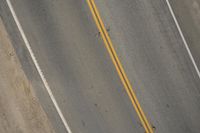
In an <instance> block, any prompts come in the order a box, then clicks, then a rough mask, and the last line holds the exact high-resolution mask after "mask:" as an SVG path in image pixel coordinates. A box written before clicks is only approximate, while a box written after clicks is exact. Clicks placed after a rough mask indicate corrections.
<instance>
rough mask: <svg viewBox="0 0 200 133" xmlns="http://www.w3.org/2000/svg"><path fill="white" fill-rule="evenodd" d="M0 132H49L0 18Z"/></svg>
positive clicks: (48, 125) (39, 106)
mask: <svg viewBox="0 0 200 133" xmlns="http://www.w3.org/2000/svg"><path fill="white" fill-rule="evenodd" d="M0 132H1V133H53V132H54V130H53V128H52V126H51V123H50V121H49V120H48V118H47V116H46V113H45V112H44V111H43V109H42V107H41V105H40V103H39V102H38V99H37V98H36V96H35V93H34V91H33V88H32V86H31V84H30V82H29V81H28V80H27V77H26V76H25V74H24V72H23V70H22V67H21V65H20V63H19V61H18V58H17V56H16V53H15V51H14V49H13V47H12V44H11V42H10V40H9V37H8V34H7V32H6V30H5V27H4V25H3V23H2V21H1V19H0Z"/></svg>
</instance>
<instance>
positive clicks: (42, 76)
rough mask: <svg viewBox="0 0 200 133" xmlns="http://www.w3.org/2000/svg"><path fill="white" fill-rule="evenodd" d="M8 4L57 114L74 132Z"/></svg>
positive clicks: (7, 0) (70, 132)
mask: <svg viewBox="0 0 200 133" xmlns="http://www.w3.org/2000/svg"><path fill="white" fill-rule="evenodd" d="M6 2H7V4H8V7H9V8H10V11H11V13H12V16H13V18H14V20H15V23H16V25H17V27H18V29H19V31H20V33H21V36H22V38H23V40H24V43H25V45H26V47H27V49H28V51H29V53H30V55H31V58H32V60H33V63H34V65H35V67H36V69H37V71H38V73H39V75H40V77H41V79H42V82H43V83H44V86H45V88H46V90H47V92H48V94H49V96H50V98H51V100H52V102H53V104H54V106H55V108H56V110H57V112H58V114H59V116H60V118H61V120H62V122H63V124H64V126H65V128H66V130H67V132H68V133H72V131H71V129H70V127H69V125H68V123H67V121H66V119H65V118H64V116H63V113H62V111H61V109H60V108H59V106H58V103H57V101H56V99H55V97H54V96H53V93H52V91H51V89H50V87H49V84H48V83H47V80H46V78H45V77H44V75H43V72H42V70H41V69H40V66H39V64H38V62H37V60H36V58H35V55H34V53H33V51H32V49H31V46H30V43H29V41H28V39H27V38H26V35H25V34H24V31H23V29H22V26H21V24H20V23H19V20H18V18H17V16H16V14H15V11H14V9H13V7H12V4H11V2H10V0H6Z"/></svg>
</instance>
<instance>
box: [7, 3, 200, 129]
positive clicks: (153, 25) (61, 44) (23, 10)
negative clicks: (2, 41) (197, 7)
mask: <svg viewBox="0 0 200 133" xmlns="http://www.w3.org/2000/svg"><path fill="white" fill-rule="evenodd" d="M11 2H12V4H13V7H14V10H15V11H16V14H17V16H18V18H19V21H20V23H21V25H22V27H23V29H24V32H25V34H26V36H27V39H28V40H29V42H30V44H31V47H32V49H33V52H34V53H35V55H36V58H37V60H38V62H39V65H40V66H41V69H42V70H43V72H44V75H45V77H46V79H47V81H48V83H49V85H50V87H51V89H52V91H53V94H54V96H55V98H56V100H57V102H58V104H59V106H60V108H61V110H62V111H63V114H64V116H65V118H66V119H67V121H68V123H69V126H70V128H71V130H72V132H74V133H79V132H81V133H94V132H95V133H134V132H135V133H140V132H141V133H143V132H144V129H143V127H142V126H141V124H140V121H139V119H138V117H137V115H136V113H135V111H134V109H133V107H132V105H131V102H130V100H129V98H128V96H127V94H126V92H125V90H124V89H123V86H122V84H121V81H120V79H119V77H118V75H117V73H116V70H115V68H114V65H113V64H112V62H111V59H110V57H109V55H108V53H107V51H106V49H105V47H104V44H103V41H102V39H101V37H100V36H99V32H98V30H97V28H96V25H95V23H94V21H93V19H92V16H91V13H90V11H89V8H88V5H87V3H86V1H83V0H80V1H75V0H51V1H49V0H43V1H40V0H34V1H30V0H17V1H14V0H11ZM95 2H96V4H97V8H98V9H99V11H100V14H101V16H102V18H103V21H104V23H105V25H106V27H107V29H108V32H109V35H110V37H111V39H112V42H113V45H114V47H115V49H116V51H117V54H118V55H119V58H120V60H121V62H122V65H123V67H124V69H125V71H126V73H127V75H128V77H129V79H130V81H131V84H132V85H133V87H134V88H133V89H134V91H135V93H136V95H137V97H138V99H139V102H140V104H141V106H142V108H143V110H144V112H145V114H146V115H147V119H148V120H149V121H150V123H151V124H152V126H153V127H154V130H155V132H158V133H169V132H170V133H198V132H199V131H200V126H199V123H200V113H199V112H200V104H199V103H200V82H199V81H200V80H199V78H198V76H197V74H196V71H195V69H194V66H193V65H192V62H191V60H190V58H189V55H188V53H187V51H186V49H185V46H184V44H183V42H182V40H181V37H180V35H179V33H178V31H177V28H176V26H175V23H174V21H173V18H172V16H171V14H170V12H169V10H168V7H167V4H166V2H165V1H164V0H163V1H160V0H154V1H148V0H140V1H133V0H123V1H121V0H109V1H108V0H101V1H95ZM8 17H12V16H8ZM3 18H6V17H5V16H4V17H3ZM10 30H12V28H10ZM41 102H42V101H41ZM52 121H53V120H52ZM57 124H58V125H59V124H60V123H57ZM53 125H54V126H55V127H56V123H54V124H53ZM58 130H59V129H58Z"/></svg>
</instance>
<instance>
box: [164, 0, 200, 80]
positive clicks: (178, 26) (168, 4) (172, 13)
mask: <svg viewBox="0 0 200 133" xmlns="http://www.w3.org/2000/svg"><path fill="white" fill-rule="evenodd" d="M166 2H167V6H168V8H169V10H170V13H171V15H172V17H173V19H174V22H175V24H176V27H177V29H178V31H179V34H180V35H181V38H182V40H183V43H184V45H185V47H186V50H187V52H188V54H189V56H190V59H191V61H192V63H193V65H194V67H195V70H196V72H197V75H198V77H199V79H200V72H199V69H198V67H197V64H196V62H195V60H194V58H193V56H192V53H191V51H190V48H189V46H188V44H187V42H186V40H185V37H184V35H183V32H182V30H181V28H180V25H179V23H178V21H177V19H176V16H175V14H174V11H173V9H172V7H171V5H170V3H169V0H166Z"/></svg>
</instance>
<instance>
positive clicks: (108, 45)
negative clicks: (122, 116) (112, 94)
mask: <svg viewBox="0 0 200 133" xmlns="http://www.w3.org/2000/svg"><path fill="white" fill-rule="evenodd" d="M87 2H88V6H89V7H90V10H91V13H92V15H93V18H94V21H95V23H96V25H97V27H98V29H99V31H100V34H101V37H102V39H103V41H104V43H105V47H106V49H107V50H108V53H109V55H110V57H111V59H112V62H113V64H114V66H115V68H116V71H117V73H118V75H119V77H120V79H121V82H122V83H123V85H124V89H125V90H126V92H127V94H128V96H129V98H130V100H131V102H132V104H133V107H134V109H135V111H136V113H137V115H138V117H139V119H140V121H141V123H142V125H143V127H144V129H145V132H146V133H153V129H152V125H151V124H150V123H149V121H148V120H147V118H146V115H145V114H144V111H143V110H142V108H141V106H140V103H139V101H138V99H137V97H136V95H135V92H134V91H133V87H132V85H131V84H130V81H129V79H128V77H127V75H126V73H125V71H124V68H123V66H122V64H121V62H120V60H119V58H118V55H117V54H116V51H115V49H114V47H113V44H112V41H111V39H110V36H109V35H108V32H107V30H106V28H105V25H104V23H103V21H102V19H101V16H100V14H99V11H98V9H97V7H96V4H95V1H93V0H87Z"/></svg>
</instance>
